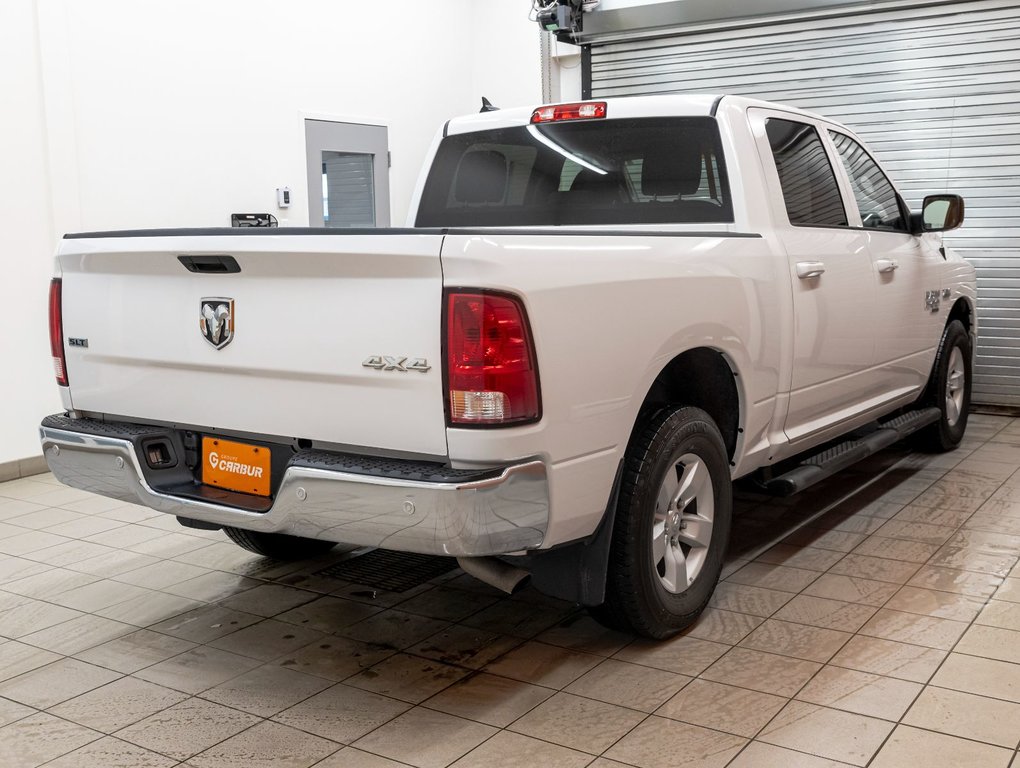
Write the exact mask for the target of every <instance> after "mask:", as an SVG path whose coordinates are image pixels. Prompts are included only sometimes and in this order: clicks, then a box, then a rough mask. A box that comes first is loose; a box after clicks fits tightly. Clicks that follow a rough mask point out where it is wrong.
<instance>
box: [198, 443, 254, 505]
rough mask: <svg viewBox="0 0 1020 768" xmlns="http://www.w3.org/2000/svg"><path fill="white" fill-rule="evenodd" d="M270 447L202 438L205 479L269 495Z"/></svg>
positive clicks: (242, 491) (216, 483) (249, 491)
mask: <svg viewBox="0 0 1020 768" xmlns="http://www.w3.org/2000/svg"><path fill="white" fill-rule="evenodd" d="M270 458H271V453H270V450H269V449H268V448H266V447H264V446H261V445H248V444H247V443H235V442H232V441H230V440H223V439H221V438H218V437H208V436H205V437H203V438H202V482H203V483H204V484H206V485H215V486H216V487H217V488H226V489H227V490H230V491H240V492H241V493H252V494H255V495H256V496H268V495H269V493H270V490H269V469H270V462H269V460H270Z"/></svg>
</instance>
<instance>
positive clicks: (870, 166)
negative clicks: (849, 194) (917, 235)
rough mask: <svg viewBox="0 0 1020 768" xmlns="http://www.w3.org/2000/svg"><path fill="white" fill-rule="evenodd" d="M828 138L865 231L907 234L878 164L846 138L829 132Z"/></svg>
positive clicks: (897, 203) (896, 201)
mask: <svg viewBox="0 0 1020 768" xmlns="http://www.w3.org/2000/svg"><path fill="white" fill-rule="evenodd" d="M829 136H830V138H831V139H832V143H833V144H834V145H835V147H836V152H837V153H839V159H840V160H841V161H842V162H843V167H844V168H845V169H846V175H847V176H849V177H850V187H851V189H853V192H854V199H856V200H857V208H858V209H859V210H860V212H861V223H863V224H864V226H865V228H867V229H884V230H891V231H893V232H907V231H908V229H907V223H906V220H905V218H904V216H903V210H902V208H901V204H900V199H899V196H898V195H897V194H896V190H895V189H894V188H893V185H892V182H890V181H889V179H888V177H887V176H886V175H885V174H884V173H883V172H882V169H881V168H879V167H878V163H876V162H875V161H874V160H873V159H872V157H871V155H869V154H868V152H867V150H866V149H864V147H862V146H861V145H860V144H858V143H857V142H856V141H854V140H853V139H851V138H850V137H849V136H847V135H845V134H842V133H838V132H837V131H831V130H830V131H829Z"/></svg>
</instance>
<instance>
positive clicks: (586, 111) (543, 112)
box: [531, 101, 606, 124]
mask: <svg viewBox="0 0 1020 768" xmlns="http://www.w3.org/2000/svg"><path fill="white" fill-rule="evenodd" d="M605 116H606V102H604V101H580V102H577V103H576V104H553V105H550V106H548V107H539V108H538V109H536V110H535V111H534V112H532V113H531V122H532V123H533V124H534V123H555V122H556V121H558V120H592V119H594V118H597V117H605Z"/></svg>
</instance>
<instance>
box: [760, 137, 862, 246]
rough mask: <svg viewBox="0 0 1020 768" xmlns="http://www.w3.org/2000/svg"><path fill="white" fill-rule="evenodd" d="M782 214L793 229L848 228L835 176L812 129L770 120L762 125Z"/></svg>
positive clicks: (823, 146) (822, 145)
mask: <svg viewBox="0 0 1020 768" xmlns="http://www.w3.org/2000/svg"><path fill="white" fill-rule="evenodd" d="M765 133H766V134H767V135H768V140H769V146H770V147H771V148H772V157H773V158H774V159H775V161H776V170H777V171H778V172H779V183H780V186H781V187H782V190H783V200H784V201H785V203H786V213H787V215H788V216H789V218H790V223H791V224H793V225H794V226H797V227H846V226H849V223H848V221H847V216H846V208H845V207H844V206H843V197H842V195H841V194H840V191H839V183H838V182H837V181H836V173H835V171H833V169H832V164H831V163H830V162H829V156H828V154H826V151H825V145H824V144H823V143H822V139H821V137H820V136H819V135H818V130H817V129H816V128H815V127H814V126H813V125H808V124H807V123H798V122H795V121H793V120H784V119H782V118H775V117H770V118H768V120H766V122H765Z"/></svg>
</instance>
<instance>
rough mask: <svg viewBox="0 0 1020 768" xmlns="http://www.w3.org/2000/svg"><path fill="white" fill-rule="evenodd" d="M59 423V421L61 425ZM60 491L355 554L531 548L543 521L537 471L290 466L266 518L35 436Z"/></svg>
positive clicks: (124, 445) (133, 459)
mask: <svg viewBox="0 0 1020 768" xmlns="http://www.w3.org/2000/svg"><path fill="white" fill-rule="evenodd" d="M66 423H67V422H66V421H65V424H66ZM40 435H41V439H42V448H43V453H44V455H45V457H46V461H47V463H48V464H49V467H50V470H51V471H52V472H53V474H54V475H55V476H56V477H57V479H58V480H60V481H61V482H62V483H65V484H67V485H70V486H73V487H75V488H80V489H82V490H85V491H91V492H92V493H98V494H101V495H103V496H109V497H112V498H115V499H121V500H123V501H128V502H133V503H136V504H143V505H145V506H147V507H151V508H152V509H156V510H159V511H160V512H166V513H168V514H172V515H178V516H180V517H186V518H191V519H194V520H201V521H204V522H207V523H213V524H216V525H223V526H232V527H236V528H243V529H247V530H252V531H266V532H273V533H286V534H290V535H293V536H304V537H308V538H314V539H323V540H326V541H335V542H338V543H344V544H354V545H358V546H372V547H382V548H384V549H394V550H401V551H406V552H420V553H424V554H436V555H454V556H458V557H476V556H482V555H498V554H506V553H510V552H521V551H524V550H528V549H535V548H537V547H539V546H540V545H541V543H542V540H543V539H544V538H545V532H546V528H547V526H548V519H549V490H548V483H547V479H546V470H545V465H544V464H543V463H542V462H541V461H528V462H525V463H521V464H514V465H511V466H507V467H503V468H501V469H500V470H497V471H496V472H494V473H493V474H492V476H490V477H487V478H485V479H481V480H471V481H468V482H457V481H455V482H430V481H418V480H405V479H400V478H394V477H391V476H390V477H383V476H374V475H371V474H354V473H349V472H344V471H337V470H331V469H327V468H317V467H308V466H294V465H288V466H287V468H286V470H285V472H284V475H283V480H282V481H281V483H280V485H279V487H278V488H277V491H276V495H275V498H274V500H273V503H272V506H271V507H270V508H269V509H268V511H266V512H252V511H248V510H245V509H238V508H236V507H232V506H227V505H222V504H216V503H211V502H209V501H205V500H198V499H194V498H185V497H182V496H177V495H171V494H168V493H163V492H160V491H157V490H154V489H153V488H152V487H151V486H150V485H149V483H148V482H147V481H146V477H145V473H144V472H143V471H142V467H141V464H140V462H139V456H138V454H137V452H136V449H135V446H134V444H133V443H132V442H131V440H130V439H127V438H119V437H113V436H110V435H109V434H88V433H86V432H77V431H74V430H73V428H59V429H58V428H54V427H52V426H47V425H46V423H45V422H44V424H43V426H42V427H40Z"/></svg>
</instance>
